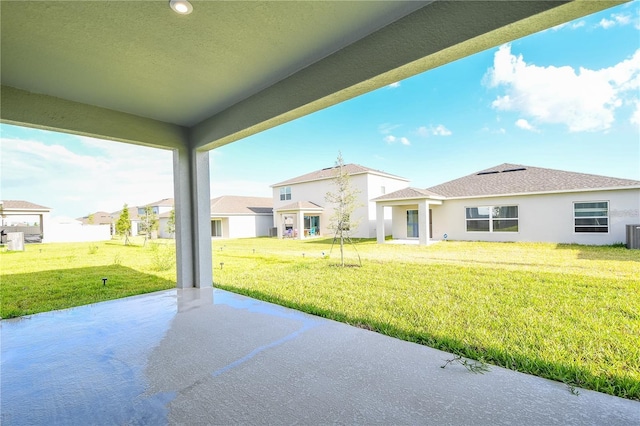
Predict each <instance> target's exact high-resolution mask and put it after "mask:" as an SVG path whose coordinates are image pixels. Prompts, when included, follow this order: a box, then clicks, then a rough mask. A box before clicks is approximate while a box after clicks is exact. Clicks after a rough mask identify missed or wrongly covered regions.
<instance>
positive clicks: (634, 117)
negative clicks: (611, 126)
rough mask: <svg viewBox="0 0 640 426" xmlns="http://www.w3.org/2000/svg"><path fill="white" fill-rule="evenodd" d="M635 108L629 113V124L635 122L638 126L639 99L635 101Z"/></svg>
mask: <svg viewBox="0 0 640 426" xmlns="http://www.w3.org/2000/svg"><path fill="white" fill-rule="evenodd" d="M635 104H636V109H635V111H634V112H633V113H632V114H631V119H630V121H631V124H635V125H637V126H640V101H636V102H635Z"/></svg>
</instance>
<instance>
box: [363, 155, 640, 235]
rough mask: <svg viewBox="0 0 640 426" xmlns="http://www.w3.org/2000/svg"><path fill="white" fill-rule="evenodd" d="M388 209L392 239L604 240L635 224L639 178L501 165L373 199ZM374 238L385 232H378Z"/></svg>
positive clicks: (639, 201)
mask: <svg viewBox="0 0 640 426" xmlns="http://www.w3.org/2000/svg"><path fill="white" fill-rule="evenodd" d="M373 201H374V202H375V203H376V204H377V209H378V211H380V210H381V209H383V208H388V207H391V209H392V212H393V218H392V222H393V227H392V228H393V231H392V237H393V238H395V239H412V238H413V239H417V240H418V241H419V243H420V244H428V242H429V241H431V240H442V239H451V240H467V241H469V240H477V241H505V242H506V241H536V242H555V243H577V244H594V245H605V244H615V243H621V242H625V238H626V225H632V224H640V181H636V180H629V179H618V178H612V177H606V176H597V175H590V174H584V173H574V172H567V171H562V170H552V169H543V168H539V167H530V166H523V165H518V164H501V165H499V166H496V167H492V168H490V169H486V170H482V171H480V172H477V173H473V174H471V175H468V176H465V177H462V178H459V179H455V180H452V181H450V182H445V183H443V184H440V185H436V186H433V187H431V188H427V189H426V190H424V189H416V188H405V189H402V190H400V191H396V192H392V193H388V194H386V195H383V196H380V197H377V198H375V199H374V200H373ZM377 239H378V242H379V243H383V242H384V240H385V235H384V234H383V233H378V235H377Z"/></svg>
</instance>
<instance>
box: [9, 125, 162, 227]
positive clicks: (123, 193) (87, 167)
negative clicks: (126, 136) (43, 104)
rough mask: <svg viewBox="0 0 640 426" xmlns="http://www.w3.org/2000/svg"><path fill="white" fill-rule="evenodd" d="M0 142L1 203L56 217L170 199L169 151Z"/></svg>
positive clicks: (89, 143)
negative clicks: (28, 205) (42, 209)
mask: <svg viewBox="0 0 640 426" xmlns="http://www.w3.org/2000/svg"><path fill="white" fill-rule="evenodd" d="M46 137H47V136H46V135H43V140H44V138H46ZM1 141H2V144H1V152H2V158H1V161H2V192H3V194H2V197H3V198H6V199H24V200H27V201H31V202H34V203H36V204H42V205H45V206H48V207H51V208H53V209H54V211H53V214H54V215H55V216H59V215H63V216H71V217H79V216H83V215H86V214H87V213H89V212H94V211H98V210H104V211H108V212H111V211H115V210H118V209H120V208H121V207H122V204H123V203H125V202H127V203H129V205H137V204H146V203H149V202H152V201H156V200H159V199H162V198H168V197H173V170H172V154H171V152H170V151H161V150H155V149H152V148H146V147H139V146H134V145H128V144H121V143H115V142H107V141H99V140H96V139H90V138H79V137H76V136H70V135H68V136H67V138H66V140H65V141H64V142H59V143H55V144H45V143H43V142H41V141H39V140H33V139H31V140H27V139H18V138H2V139H1Z"/></svg>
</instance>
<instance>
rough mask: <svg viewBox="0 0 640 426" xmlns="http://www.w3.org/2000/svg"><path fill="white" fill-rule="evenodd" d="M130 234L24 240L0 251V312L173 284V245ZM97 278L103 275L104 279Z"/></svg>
mask: <svg viewBox="0 0 640 426" xmlns="http://www.w3.org/2000/svg"><path fill="white" fill-rule="evenodd" d="M142 243H143V240H142V239H133V244H132V245H127V246H124V245H123V242H122V241H115V240H114V241H107V242H99V243H57V244H27V245H25V251H24V252H8V251H5V250H4V249H3V250H2V251H1V252H0V268H1V269H0V284H1V285H0V302H1V303H0V317H2V318H12V317H16V316H22V315H28V314H34V313H38V312H45V311H51V310H55V309H63V308H68V307H72V306H79V305H86V304H89V303H94V302H100V301H104V300H110V299H118V298H121V297H126V296H132V295H136V294H141V293H149V292H152V291H158V290H165V289H169V288H175V286H176V269H175V247H174V246H173V245H172V244H169V245H168V244H151V243H149V244H147V245H146V246H145V247H143V246H142ZM102 278H107V281H106V285H103V282H102Z"/></svg>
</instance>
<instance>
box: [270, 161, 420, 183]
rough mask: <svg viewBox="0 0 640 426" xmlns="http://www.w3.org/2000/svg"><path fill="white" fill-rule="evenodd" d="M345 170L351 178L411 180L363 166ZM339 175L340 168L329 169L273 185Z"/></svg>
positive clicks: (348, 165)
mask: <svg viewBox="0 0 640 426" xmlns="http://www.w3.org/2000/svg"><path fill="white" fill-rule="evenodd" d="M343 167H344V170H345V171H346V172H347V174H349V176H353V175H360V174H364V173H371V174H375V175H379V176H385V177H389V178H393V179H398V180H403V181H405V182H408V181H409V179H405V178H403V177H400V176H395V175H392V174H389V173H386V172H383V171H380V170H375V169H370V168H368V167H364V166H361V165H359V164H353V163H350V164H345V165H344V166H343ZM337 174H338V167H327V168H325V169H321V170H316V171H315V172H311V173H307V174H305V175H302V176H298V177H294V178H292V179H288V180H285V181H282V182H279V183H274V184H273V185H271V186H272V187H278V186H284V185H291V184H294V183H302V182H311V181H314V180H324V179H333V178H334V177H336V175H337Z"/></svg>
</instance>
